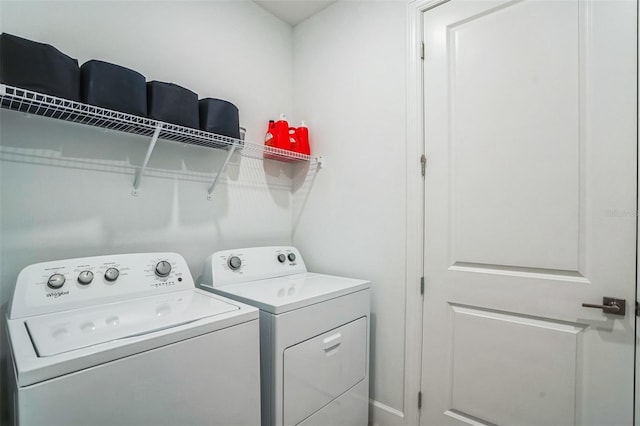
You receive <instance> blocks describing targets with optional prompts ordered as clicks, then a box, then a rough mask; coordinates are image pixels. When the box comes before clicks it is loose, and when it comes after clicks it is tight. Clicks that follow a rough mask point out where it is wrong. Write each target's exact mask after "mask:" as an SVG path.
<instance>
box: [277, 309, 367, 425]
mask: <svg viewBox="0 0 640 426" xmlns="http://www.w3.org/2000/svg"><path fill="white" fill-rule="evenodd" d="M366 354H367V319H366V318H360V319H357V320H355V321H352V322H350V323H347V324H345V325H343V326H341V327H338V328H335V329H333V330H330V331H328V332H326V333H324V334H321V335H319V336H316V337H314V338H311V339H309V340H305V341H304V342H301V343H298V344H297V345H295V346H291V347H289V348H287V349H286V350H285V351H284V424H285V425H286V426H289V425H295V424H298V423H300V422H301V421H303V420H304V419H306V418H307V417H309V416H311V415H312V414H313V413H315V412H316V411H318V410H320V409H321V408H322V407H324V406H325V405H327V404H329V403H330V402H331V401H333V400H334V399H335V398H337V397H339V396H340V395H342V394H343V393H345V392H346V391H348V390H349V389H351V388H352V387H353V386H355V385H356V384H357V383H359V382H360V381H362V380H363V379H364V378H365V376H366V371H367V359H366Z"/></svg>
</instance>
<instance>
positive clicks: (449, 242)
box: [421, 0, 637, 426]
mask: <svg viewBox="0 0 640 426" xmlns="http://www.w3.org/2000/svg"><path fill="white" fill-rule="evenodd" d="M636 19H637V14H636V2H635V1H632V0H618V1H608V0H580V1H578V0H560V1H553V0H551V1H549V0H547V1H545V0H519V1H474V0H466V1H457V0H451V1H449V2H446V3H443V4H440V5H438V6H436V7H434V8H432V9H430V10H428V11H426V12H425V13H424V43H425V62H424V87H425V93H424V97H425V152H426V155H427V170H426V181H425V191H426V192H425V200H426V201H425V202H426V206H425V260H424V262H425V281H426V289H425V309H424V324H423V330H424V332H423V333H424V335H423V366H422V369H423V370H422V371H423V377H422V393H423V406H422V410H421V424H422V425H423V426H426V425H462V424H473V425H485V424H497V425H558V426H560V425H631V424H632V418H633V406H634V404H633V401H634V395H633V392H634V389H633V386H634V375H633V367H634V326H635V321H634V300H635V269H636V268H635V264H636V182H637V180H636V169H637V141H636V117H637V115H636V114H637V113H636V81H637V80H636V56H637V53H636V31H637V30H636ZM604 296H610V297H613V298H618V299H625V300H626V305H625V308H626V315H625V316H620V315H613V314H610V313H604V311H603V310H602V309H597V308H587V307H583V306H581V305H582V304H583V303H592V304H601V303H602V302H603V297H604Z"/></svg>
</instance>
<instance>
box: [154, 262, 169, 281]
mask: <svg viewBox="0 0 640 426" xmlns="http://www.w3.org/2000/svg"><path fill="white" fill-rule="evenodd" d="M170 273H171V264H170V263H169V262H167V261H166V260H161V261H160V262H158V263H157V264H156V275H157V276H159V277H168V276H169V274H170Z"/></svg>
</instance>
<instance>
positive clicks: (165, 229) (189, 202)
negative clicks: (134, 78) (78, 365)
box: [0, 0, 293, 411]
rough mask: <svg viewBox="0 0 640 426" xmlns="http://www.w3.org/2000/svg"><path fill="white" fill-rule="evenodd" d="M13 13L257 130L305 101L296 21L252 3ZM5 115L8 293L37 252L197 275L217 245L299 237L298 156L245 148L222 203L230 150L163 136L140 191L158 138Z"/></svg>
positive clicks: (0, 181)
mask: <svg viewBox="0 0 640 426" xmlns="http://www.w3.org/2000/svg"><path fill="white" fill-rule="evenodd" d="M0 16H1V18H0V19H1V20H0V23H1V30H2V31H4V32H8V33H12V34H15V35H18V36H22V37H25V38H29V39H32V40H36V41H42V42H46V43H50V44H53V45H55V46H56V47H58V48H59V49H60V50H62V51H63V52H65V53H67V54H68V55H70V56H73V57H76V58H78V59H79V62H80V63H81V64H82V63H83V62H84V61H86V60H89V59H92V58H96V59H102V60H106V61H109V62H113V63H116V64H120V65H123V66H126V67H129V68H133V69H136V70H138V71H139V72H141V73H142V74H144V75H145V76H146V77H147V79H148V80H153V79H157V80H162V81H171V82H174V83H177V84H180V85H183V86H185V87H188V88H190V89H191V90H193V91H195V92H197V93H198V94H199V95H200V97H207V96H212V97H221V98H226V99H228V100H230V101H232V102H234V103H235V104H236V105H237V106H238V107H239V109H240V119H241V124H242V125H244V126H245V127H247V128H248V139H249V140H254V141H256V142H259V141H261V140H262V138H263V135H264V128H265V126H266V122H267V121H268V120H269V119H270V118H272V117H276V116H277V114H279V113H280V112H283V111H284V112H287V113H291V110H292V105H293V89H292V84H291V82H292V78H293V77H292V70H293V68H292V67H293V65H292V29H291V27H290V26H288V25H287V24H285V23H284V22H282V21H280V20H278V19H277V18H275V17H273V16H272V15H270V14H269V13H268V12H266V11H264V10H263V9H262V8H261V7H259V6H257V5H256V4H254V3H252V2H248V1H229V2H224V1H213V2H185V1H180V2H162V3H161V4H160V5H159V4H158V3H155V4H154V3H153V2H142V1H141V2H137V1H129V2H115V1H114V2H100V1H90V2H87V1H77V2H59V1H41V2H34V1H15V2H13V1H5V0H2V1H1V3H0ZM0 120H1V122H0V126H1V127H0V303H5V302H7V300H8V299H9V297H10V295H11V293H12V289H13V285H14V283H15V280H16V277H17V274H18V272H19V271H20V270H21V269H22V268H23V267H24V266H26V265H28V264H31V263H35V262H41V261H47V260H53V259H61V258H71V257H80V256H90V255H99V254H109V253H123V252H139V251H177V252H178V253H181V254H183V255H184V256H185V257H186V258H187V261H188V263H189V266H190V268H191V270H192V272H193V273H194V274H195V275H197V274H199V273H200V270H201V268H202V266H203V261H204V258H205V257H206V256H207V255H208V254H210V253H212V252H213V251H215V250H221V249H226V248H232V247H240V246H253V245H271V244H274V245H275V244H290V243H291V218H292V208H291V178H290V174H291V171H290V166H289V165H284V164H282V163H277V162H273V161H265V162H264V164H263V162H262V161H260V160H253V159H247V158H241V159H239V158H234V159H233V160H232V161H233V164H231V165H230V166H229V168H228V173H227V174H226V175H225V176H227V179H225V181H223V182H222V183H221V184H219V185H218V187H217V188H216V190H215V192H214V200H213V201H208V200H207V197H206V195H207V187H208V185H209V182H210V180H211V178H212V176H213V172H214V171H217V170H218V167H219V166H220V164H221V163H222V161H223V160H224V155H225V152H223V151H218V150H211V149H204V148H200V147H194V146H183V145H181V144H176V143H171V142H166V141H159V142H158V146H157V147H156V149H155V151H154V153H153V155H152V157H151V161H150V164H149V166H150V167H151V168H153V169H155V170H152V173H151V174H150V175H149V176H148V177H145V178H144V179H143V182H142V187H141V194H140V196H139V197H133V196H132V195H131V186H132V182H133V173H134V170H135V166H138V165H140V164H141V163H142V160H143V158H144V154H145V151H146V148H147V145H148V139H146V138H142V137H138V136H130V135H123V134H118V133H113V132H105V131H102V130H99V129H95V128H89V127H82V126H78V125H74V124H70V123H63V122H57V121H54V120H49V119H42V118H40V117H31V118H27V117H25V115H24V114H21V113H16V112H12V111H6V110H2V112H1V113H0ZM2 357H3V358H4V354H3V356H2ZM0 388H2V389H3V390H4V389H6V386H5V384H4V383H0ZM3 411H4V410H3Z"/></svg>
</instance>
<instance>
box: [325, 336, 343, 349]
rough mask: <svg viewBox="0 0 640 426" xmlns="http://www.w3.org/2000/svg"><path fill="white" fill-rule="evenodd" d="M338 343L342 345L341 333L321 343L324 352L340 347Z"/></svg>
mask: <svg viewBox="0 0 640 426" xmlns="http://www.w3.org/2000/svg"><path fill="white" fill-rule="evenodd" d="M340 343H342V334H341V333H336V334H333V335H331V336H329V337H327V338H326V339H324V340H323V341H322V345H323V346H324V351H325V352H329V351H330V350H331V349H334V348H337V347H338V346H340Z"/></svg>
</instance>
